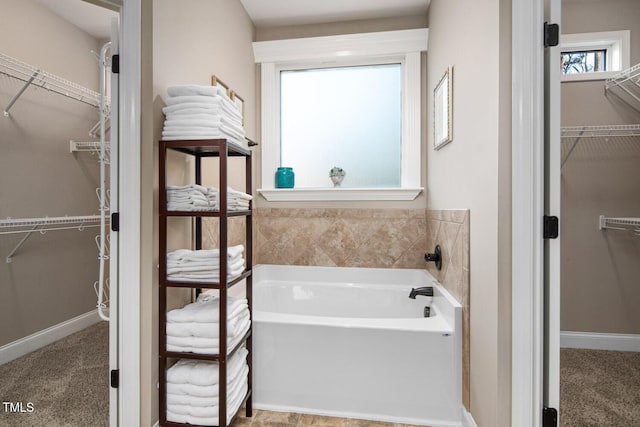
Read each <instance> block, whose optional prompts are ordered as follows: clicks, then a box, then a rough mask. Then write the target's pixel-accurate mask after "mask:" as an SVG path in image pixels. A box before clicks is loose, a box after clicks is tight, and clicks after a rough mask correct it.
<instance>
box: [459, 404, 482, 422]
mask: <svg viewBox="0 0 640 427" xmlns="http://www.w3.org/2000/svg"><path fill="white" fill-rule="evenodd" d="M462 427H478V425H477V424H476V420H474V419H473V416H472V415H471V413H470V412H469V411H467V408H465V407H464V406H463V407H462Z"/></svg>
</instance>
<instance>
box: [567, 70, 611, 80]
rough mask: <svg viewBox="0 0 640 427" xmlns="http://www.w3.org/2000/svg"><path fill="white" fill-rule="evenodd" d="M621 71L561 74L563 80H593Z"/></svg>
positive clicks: (602, 78)
mask: <svg viewBox="0 0 640 427" xmlns="http://www.w3.org/2000/svg"><path fill="white" fill-rule="evenodd" d="M619 73H620V71H598V72H594V73H579V74H564V75H561V76H560V81H561V82H563V83H564V82H586V81H593V80H606V79H610V78H611V77H613V76H615V75H617V74H619Z"/></svg>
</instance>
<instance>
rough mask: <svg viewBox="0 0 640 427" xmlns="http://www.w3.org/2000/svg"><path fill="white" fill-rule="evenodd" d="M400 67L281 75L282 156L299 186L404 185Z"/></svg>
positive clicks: (376, 66) (314, 70)
mask: <svg viewBox="0 0 640 427" xmlns="http://www.w3.org/2000/svg"><path fill="white" fill-rule="evenodd" d="M400 83H401V66H400V64H385V65H365V66H351V67H339V68H314V69H308V70H284V71H281V72H280V153H281V154H280V155H281V159H282V166H290V167H293V170H294V171H296V186H298V187H304V188H313V187H332V186H333V183H332V181H331V179H330V177H329V171H330V170H331V169H332V168H333V167H339V168H341V169H342V170H344V171H345V176H344V179H343V181H342V182H341V184H340V186H341V187H342V188H366V187H400V147H401V145H400V142H401V98H400V95H401V84H400Z"/></svg>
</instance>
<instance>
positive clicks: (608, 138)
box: [560, 124, 640, 167]
mask: <svg viewBox="0 0 640 427" xmlns="http://www.w3.org/2000/svg"><path fill="white" fill-rule="evenodd" d="M560 138H561V139H562V144H563V152H566V154H564V156H563V159H562V165H561V167H562V166H564V164H565V163H566V162H567V160H569V157H571V153H573V151H574V150H575V149H576V147H577V146H578V144H579V143H580V141H583V140H597V139H600V140H602V141H603V142H606V143H615V142H618V141H627V142H628V141H633V140H638V141H639V142H640V124H633V125H605V126H566V127H562V128H560ZM565 144H568V145H565Z"/></svg>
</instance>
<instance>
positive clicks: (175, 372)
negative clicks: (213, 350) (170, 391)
mask: <svg viewBox="0 0 640 427" xmlns="http://www.w3.org/2000/svg"><path fill="white" fill-rule="evenodd" d="M248 354H249V352H248V351H247V349H246V347H244V346H242V347H240V348H239V349H238V351H236V352H235V353H234V355H233V356H231V357H230V358H229V360H227V376H228V377H229V378H233V377H234V376H235V375H237V373H238V372H240V370H241V369H242V366H243V365H244V364H246V359H247V355H248ZM219 368H220V365H219V363H218V362H209V361H204V360H192V359H180V360H179V361H178V362H176V364H175V365H173V366H171V367H170V368H169V369H167V384H168V383H173V384H193V385H199V386H207V385H216V384H218V380H219V378H218V371H219Z"/></svg>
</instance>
